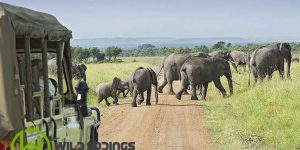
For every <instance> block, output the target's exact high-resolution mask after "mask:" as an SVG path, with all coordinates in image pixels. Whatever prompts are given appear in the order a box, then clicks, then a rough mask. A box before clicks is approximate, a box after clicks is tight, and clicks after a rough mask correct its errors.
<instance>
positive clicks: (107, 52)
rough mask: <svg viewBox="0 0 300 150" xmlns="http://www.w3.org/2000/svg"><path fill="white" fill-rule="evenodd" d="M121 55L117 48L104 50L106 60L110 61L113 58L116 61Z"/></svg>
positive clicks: (110, 47)
mask: <svg viewBox="0 0 300 150" xmlns="http://www.w3.org/2000/svg"><path fill="white" fill-rule="evenodd" d="M121 53H122V49H121V48H119V47H117V46H109V47H108V48H106V50H105V55H106V56H107V57H108V60H111V58H112V57H114V60H116V58H117V56H118V55H120V54H121Z"/></svg>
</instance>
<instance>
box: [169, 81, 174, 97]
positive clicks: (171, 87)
mask: <svg viewBox="0 0 300 150" xmlns="http://www.w3.org/2000/svg"><path fill="white" fill-rule="evenodd" d="M168 85H169V95H175V92H174V90H173V81H169V83H168Z"/></svg>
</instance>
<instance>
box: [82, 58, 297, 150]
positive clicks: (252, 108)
mask: <svg viewBox="0 0 300 150" xmlns="http://www.w3.org/2000/svg"><path fill="white" fill-rule="evenodd" d="M298 57H299V55H298ZM122 59H123V61H124V62H123V63H106V64H88V65H87V67H88V70H87V82H88V85H89V86H90V92H89V96H88V102H89V104H90V105H98V104H97V102H96V97H95V93H94V92H93V90H94V89H95V86H96V85H97V84H99V83H102V82H109V81H112V79H113V77H115V76H117V77H119V78H121V79H128V78H129V74H130V73H131V72H132V71H134V70H135V69H136V68H137V67H139V66H143V67H148V66H150V67H153V68H155V69H158V68H159V66H160V62H161V59H162V57H126V58H122ZM134 60H135V61H134ZM239 70H240V72H241V73H240V74H238V73H236V72H235V71H233V70H232V73H233V80H234V81H236V82H238V83H239V84H240V85H237V84H235V85H234V94H233V96H231V97H229V98H223V97H222V96H221V94H220V93H219V91H217V89H216V88H215V87H214V85H213V83H211V84H209V89H208V93H207V101H202V100H200V101H199V103H200V104H201V108H199V109H202V110H203V112H204V118H205V124H206V126H207V128H208V129H209V130H210V131H211V133H212V137H213V141H212V147H213V148H214V149H300V63H292V67H291V78H292V79H291V80H287V79H285V80H281V79H280V78H279V76H278V72H274V74H273V79H272V80H270V81H268V80H267V79H265V80H264V82H262V83H257V84H254V83H253V78H252V76H251V85H250V86H248V76H249V75H248V72H244V71H243V70H242V68H239ZM222 82H223V86H224V87H225V88H226V90H227V91H228V85H227V82H226V79H225V78H224V77H222ZM166 88H168V87H167V86H166ZM175 92H176V91H175ZM174 100H176V99H175V97H174ZM99 105H100V106H101V107H105V106H104V105H105V103H104V102H102V103H101V104H99ZM190 117H193V116H190Z"/></svg>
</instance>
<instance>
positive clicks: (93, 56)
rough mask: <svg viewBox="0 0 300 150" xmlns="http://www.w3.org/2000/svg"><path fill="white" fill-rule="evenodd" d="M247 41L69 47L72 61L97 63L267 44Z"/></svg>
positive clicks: (298, 46) (299, 45)
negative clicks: (120, 46) (127, 48)
mask: <svg viewBox="0 0 300 150" xmlns="http://www.w3.org/2000/svg"><path fill="white" fill-rule="evenodd" d="M267 44H269V43H265V44H255V43H249V44H245V45H240V44H231V43H226V42H223V41H220V42H217V43H216V44H214V45H213V46H211V47H208V46H206V45H199V46H194V47H192V48H189V47H155V46H154V45H152V44H142V45H139V46H138V47H137V48H135V49H130V50H122V49H121V48H119V47H117V46H110V47H108V48H106V49H105V50H104V51H102V50H100V49H99V48H97V47H90V48H83V47H80V46H76V47H71V52H72V61H73V62H84V63H97V62H122V60H121V59H117V57H118V56H122V57H129V56H133V57H136V56H165V55H168V54H171V53H185V54H187V53H196V52H205V53H209V52H213V51H217V50H228V51H234V50H238V51H244V52H246V53H252V52H253V51H254V50H255V49H257V48H258V47H261V46H264V45H267ZM290 45H291V47H292V52H293V53H300V42H293V43H290Z"/></svg>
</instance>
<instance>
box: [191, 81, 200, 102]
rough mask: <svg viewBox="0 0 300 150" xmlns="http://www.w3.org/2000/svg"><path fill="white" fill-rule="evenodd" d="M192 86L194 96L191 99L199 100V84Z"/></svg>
mask: <svg viewBox="0 0 300 150" xmlns="http://www.w3.org/2000/svg"><path fill="white" fill-rule="evenodd" d="M191 87H192V97H191V100H198V97H197V94H196V87H197V85H194V84H193V85H191Z"/></svg>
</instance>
